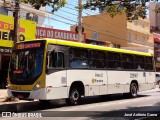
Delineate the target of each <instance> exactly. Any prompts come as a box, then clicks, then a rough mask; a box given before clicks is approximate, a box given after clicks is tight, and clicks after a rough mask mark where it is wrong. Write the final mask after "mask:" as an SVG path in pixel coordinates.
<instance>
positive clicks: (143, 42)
mask: <svg viewBox="0 0 160 120" xmlns="http://www.w3.org/2000/svg"><path fill="white" fill-rule="evenodd" d="M82 22H83V27H84V32H85V33H86V38H92V36H93V34H94V32H97V33H98V40H101V41H110V42H111V43H113V44H112V45H114V44H119V45H120V47H143V48H150V49H151V50H152V51H153V36H152V34H151V33H150V22H149V20H148V19H139V20H136V21H132V22H128V21H127V19H126V15H125V14H117V15H116V16H115V17H113V18H112V17H110V16H109V15H108V14H107V13H103V14H99V15H93V16H86V17H83V21H82ZM71 30H72V31H74V30H75V26H71ZM129 34H130V37H129ZM135 34H136V35H137V38H135ZM92 39H93V38H92ZM111 47H112V46H111ZM113 47H114V46H113Z"/></svg>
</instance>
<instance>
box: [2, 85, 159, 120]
mask: <svg viewBox="0 0 160 120" xmlns="http://www.w3.org/2000/svg"><path fill="white" fill-rule="evenodd" d="M159 100H160V90H159V89H158V88H156V89H153V90H148V91H144V92H140V93H139V96H138V97H137V98H134V99H133V98H125V97H124V96H123V95H120V94H119V95H112V96H106V98H105V97H103V98H102V97H100V96H97V97H87V98H83V102H82V105H78V106H68V105H67V104H66V103H65V101H64V100H53V101H51V102H50V103H49V104H41V103H40V102H38V101H29V102H28V101H27V102H22V103H16V104H3V105H0V111H1V112H6V111H8V112H9V111H14V112H19V113H23V114H24V113H25V114H28V113H29V114H30V113H33V112H34V113H37V114H38V113H39V114H41V115H40V116H37V118H35V117H36V116H34V118H33V116H32V117H31V118H30V119H34V120H38V119H40V118H39V117H41V116H42V117H47V119H49V117H57V118H56V119H62V118H63V117H67V118H65V119H75V118H74V117H78V118H76V119H95V118H97V119H98V118H99V119H105V117H110V118H112V119H135V118H145V117H149V116H152V117H153V116H157V113H158V112H159V111H160V101H159ZM145 111H146V112H145ZM136 114H137V116H136ZM13 116H14V117H16V116H15V115H13ZM123 116H125V117H123ZM22 117H24V116H23V115H22ZM26 117H27V116H26ZM2 119H4V120H6V119H7V120H8V119H15V118H7V117H2ZM16 119H17V118H16ZM24 119H25V118H24ZM41 119H43V118H41ZM45 119H46V118H45Z"/></svg>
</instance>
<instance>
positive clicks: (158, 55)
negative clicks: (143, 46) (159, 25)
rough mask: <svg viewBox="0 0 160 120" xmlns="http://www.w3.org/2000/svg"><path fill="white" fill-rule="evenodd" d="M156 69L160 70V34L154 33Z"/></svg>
mask: <svg viewBox="0 0 160 120" xmlns="http://www.w3.org/2000/svg"><path fill="white" fill-rule="evenodd" d="M153 37H154V57H155V66H156V71H157V72H160V34H157V33H153Z"/></svg>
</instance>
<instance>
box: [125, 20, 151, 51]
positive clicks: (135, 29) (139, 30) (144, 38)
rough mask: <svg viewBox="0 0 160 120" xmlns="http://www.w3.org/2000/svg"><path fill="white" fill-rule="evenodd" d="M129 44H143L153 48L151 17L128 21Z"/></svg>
mask: <svg viewBox="0 0 160 120" xmlns="http://www.w3.org/2000/svg"><path fill="white" fill-rule="evenodd" d="M127 34H128V44H129V45H130V46H133V47H135V46H142V47H147V48H150V49H152V50H153V41H154V40H153V35H152V34H151V33H150V22H149V19H147V18H146V19H141V18H139V19H138V20H133V21H132V22H127Z"/></svg>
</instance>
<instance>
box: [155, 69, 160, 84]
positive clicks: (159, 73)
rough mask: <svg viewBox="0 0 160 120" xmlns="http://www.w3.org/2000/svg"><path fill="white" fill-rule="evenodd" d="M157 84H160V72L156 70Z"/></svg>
mask: <svg viewBox="0 0 160 120" xmlns="http://www.w3.org/2000/svg"><path fill="white" fill-rule="evenodd" d="M156 85H159V86H160V72H156Z"/></svg>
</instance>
